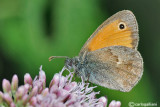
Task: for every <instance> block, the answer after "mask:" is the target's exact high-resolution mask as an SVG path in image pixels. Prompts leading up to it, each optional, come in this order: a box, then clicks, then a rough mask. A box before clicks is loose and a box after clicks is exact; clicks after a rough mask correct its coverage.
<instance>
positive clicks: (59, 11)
mask: <svg viewBox="0 0 160 107" xmlns="http://www.w3.org/2000/svg"><path fill="white" fill-rule="evenodd" d="M124 9H128V10H131V11H133V13H134V14H135V16H136V18H137V21H138V23H139V31H140V32H139V33H140V42H139V51H140V53H141V54H142V56H143V58H144V66H145V69H144V74H143V77H142V79H141V81H140V82H139V83H138V85H136V86H135V87H134V88H133V90H132V91H131V92H128V93H124V92H119V91H114V90H109V89H106V88H103V87H98V88H96V89H95V91H99V90H100V91H101V94H100V95H99V96H107V97H108V99H109V101H111V100H113V99H114V100H120V101H121V102H122V106H127V105H128V103H129V102H135V103H139V102H142V103H147V102H153V103H158V104H159V101H160V91H159V90H160V0H148V1H147V0H13V1H11V0H0V81H2V79H3V78H7V79H9V80H11V78H12V76H13V74H15V73H16V74H17V75H18V77H19V79H20V81H21V82H20V84H22V83H23V77H24V74H25V73H28V72H29V73H30V74H31V75H32V77H34V76H35V75H37V74H38V71H39V67H40V65H43V70H44V71H45V72H46V75H47V82H48V83H49V81H50V80H51V78H52V77H53V75H54V74H55V73H56V72H59V71H60V70H61V69H62V67H63V66H64V59H55V60H54V61H52V62H49V61H48V58H49V57H50V56H52V55H57V56H58V55H62V56H63V55H64V56H69V57H74V56H76V55H78V53H79V51H80V49H81V47H82V46H83V44H84V43H85V41H86V40H87V38H88V37H89V36H90V35H91V34H92V33H93V32H94V30H95V29H96V28H97V27H98V26H99V25H100V24H101V23H102V22H103V21H104V20H106V19H107V18H108V17H109V16H111V15H113V14H114V13H116V12H118V11H120V10H124Z"/></svg>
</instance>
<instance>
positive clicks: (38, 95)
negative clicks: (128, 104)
mask: <svg viewBox="0 0 160 107" xmlns="http://www.w3.org/2000/svg"><path fill="white" fill-rule="evenodd" d="M64 70H65V68H63V69H62V71H61V72H60V73H56V74H55V75H54V77H53V79H52V80H51V82H50V85H49V87H48V88H47V87H46V75H45V72H44V71H43V70H42V66H41V67H40V72H39V76H36V77H35V78H34V79H32V78H31V76H30V74H28V73H27V74H26V75H25V76H24V85H22V86H19V87H18V77H17V75H14V76H13V78H12V81H11V83H10V82H9V81H8V80H6V79H4V80H3V82H2V88H3V92H1V91H0V107H1V106H2V107H76V106H77V107H106V105H107V98H106V97H100V98H99V99H97V98H95V95H96V94H99V92H94V91H93V89H94V88H95V87H89V83H85V82H84V81H83V80H82V82H79V83H77V82H75V81H72V77H73V73H71V72H70V71H69V75H67V76H62V73H63V72H64ZM120 105H121V103H120V102H119V101H117V102H116V101H112V102H111V103H110V104H109V107H120Z"/></svg>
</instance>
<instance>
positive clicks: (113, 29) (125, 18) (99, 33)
mask: <svg viewBox="0 0 160 107" xmlns="http://www.w3.org/2000/svg"><path fill="white" fill-rule="evenodd" d="M138 40H139V36H138V24H137V21H136V18H135V16H134V14H133V13H132V12H131V11H129V10H123V11H120V12H118V13H116V14H115V15H113V16H111V17H110V18H109V19H107V20H106V21H105V22H104V23H103V24H102V25H100V26H99V27H98V28H97V30H96V31H95V32H94V33H93V34H92V35H91V37H90V38H89V39H88V40H87V42H86V43H85V44H84V46H83V48H82V49H81V51H80V55H82V54H83V53H84V52H85V51H86V52H88V51H95V50H97V49H101V48H104V47H109V46H126V47H129V48H132V49H137V45H138Z"/></svg>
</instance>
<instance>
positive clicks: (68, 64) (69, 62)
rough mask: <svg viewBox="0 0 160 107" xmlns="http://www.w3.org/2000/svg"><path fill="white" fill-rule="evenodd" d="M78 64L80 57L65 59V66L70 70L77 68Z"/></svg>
mask: <svg viewBox="0 0 160 107" xmlns="http://www.w3.org/2000/svg"><path fill="white" fill-rule="evenodd" d="M77 64H78V58H77V57H74V58H66V60H65V67H66V68H67V69H69V70H71V69H73V68H75V67H76V65H77Z"/></svg>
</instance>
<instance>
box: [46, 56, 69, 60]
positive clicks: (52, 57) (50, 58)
mask: <svg viewBox="0 0 160 107" xmlns="http://www.w3.org/2000/svg"><path fill="white" fill-rule="evenodd" d="M54 58H68V57H67V56H51V57H49V61H51V60H52V59H54Z"/></svg>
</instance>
